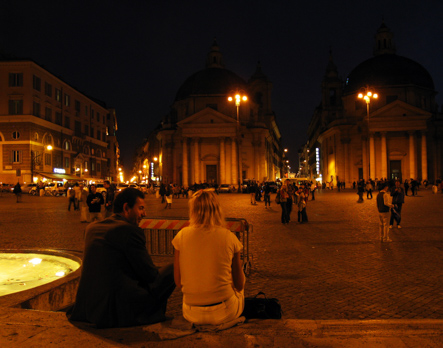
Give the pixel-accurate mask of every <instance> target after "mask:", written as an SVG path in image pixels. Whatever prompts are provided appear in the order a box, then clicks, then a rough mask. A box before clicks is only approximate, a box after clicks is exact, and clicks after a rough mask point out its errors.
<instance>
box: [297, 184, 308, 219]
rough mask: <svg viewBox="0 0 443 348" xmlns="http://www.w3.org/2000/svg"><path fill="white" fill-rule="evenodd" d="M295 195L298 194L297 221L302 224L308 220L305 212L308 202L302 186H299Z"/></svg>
mask: <svg viewBox="0 0 443 348" xmlns="http://www.w3.org/2000/svg"><path fill="white" fill-rule="evenodd" d="M296 195H297V196H298V204H297V206H298V212H297V215H298V219H297V220H298V222H299V223H301V224H303V223H306V222H308V214H307V213H306V206H307V204H308V202H307V201H308V199H307V198H308V197H307V194H306V193H305V190H303V188H302V187H300V188H299V190H298V191H297V193H296Z"/></svg>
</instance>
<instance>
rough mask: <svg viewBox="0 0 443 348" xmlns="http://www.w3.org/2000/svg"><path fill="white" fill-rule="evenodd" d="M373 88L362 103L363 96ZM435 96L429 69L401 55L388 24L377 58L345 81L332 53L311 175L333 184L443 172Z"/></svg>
mask: <svg viewBox="0 0 443 348" xmlns="http://www.w3.org/2000/svg"><path fill="white" fill-rule="evenodd" d="M368 92H369V96H367V97H366V99H367V100H366V101H365V100H364V99H363V98H361V97H362V95H363V96H365V95H366V94H367V93H368ZM360 93H361V94H362V95H360V97H359V94H360ZM436 94H437V92H436V91H435V88H434V82H433V80H432V77H431V76H430V74H429V73H428V72H427V71H426V69H425V68H423V67H422V66H421V65H420V64H418V63H417V62H415V61H413V60H411V59H408V58H405V57H402V56H399V55H396V49H395V45H394V41H393V35H392V33H391V32H390V30H389V29H388V28H387V27H386V25H385V24H384V23H383V24H382V25H381V27H380V28H379V29H378V31H377V33H376V35H375V45H374V57H372V58H370V59H368V60H366V61H364V62H362V63H361V64H359V65H358V66H357V67H356V68H355V69H354V70H352V71H351V73H350V74H349V76H348V77H347V79H346V81H344V82H343V81H342V79H341V78H340V77H339V75H338V72H337V68H336V66H335V64H334V63H333V60H332V55H331V56H330V60H329V64H328V67H327V69H326V74H325V76H324V79H323V81H322V100H321V104H320V106H319V107H318V108H317V109H316V110H315V112H314V115H313V117H312V119H311V123H310V125H309V129H308V139H309V141H308V148H309V155H308V161H309V174H310V177H311V178H312V179H316V180H319V181H324V182H331V181H332V182H333V184H334V185H336V184H337V182H343V181H344V182H345V183H346V184H347V185H350V184H351V183H352V182H354V181H357V180H359V179H365V180H368V179H372V180H376V179H382V178H386V179H388V180H391V179H400V180H402V181H404V180H410V179H411V178H413V179H421V180H429V181H431V182H432V181H434V180H436V179H438V178H441V175H442V166H443V159H442V156H443V118H442V114H441V113H438V106H437V104H436V102H435V95H436ZM348 187H349V186H348Z"/></svg>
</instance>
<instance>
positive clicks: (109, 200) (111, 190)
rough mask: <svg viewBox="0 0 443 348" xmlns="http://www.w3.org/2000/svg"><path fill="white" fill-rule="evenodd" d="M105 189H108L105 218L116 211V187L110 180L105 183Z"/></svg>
mask: <svg viewBox="0 0 443 348" xmlns="http://www.w3.org/2000/svg"><path fill="white" fill-rule="evenodd" d="M103 187H104V188H105V189H106V202H105V217H110V216H111V215H112V211H113V209H114V197H115V192H114V187H113V186H112V185H111V183H110V182H109V180H105V181H104V182H103Z"/></svg>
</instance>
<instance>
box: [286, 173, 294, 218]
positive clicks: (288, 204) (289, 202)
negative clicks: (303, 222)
mask: <svg viewBox="0 0 443 348" xmlns="http://www.w3.org/2000/svg"><path fill="white" fill-rule="evenodd" d="M285 185H286V192H287V193H288V198H287V200H286V212H287V214H288V222H289V221H291V212H292V202H293V201H292V197H293V196H294V186H292V184H291V180H289V179H288V180H286V181H285Z"/></svg>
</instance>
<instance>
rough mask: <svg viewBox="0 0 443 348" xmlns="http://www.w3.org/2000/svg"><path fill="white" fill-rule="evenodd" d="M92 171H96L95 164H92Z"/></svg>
mask: <svg viewBox="0 0 443 348" xmlns="http://www.w3.org/2000/svg"><path fill="white" fill-rule="evenodd" d="M91 170H92V171H95V162H91Z"/></svg>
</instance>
